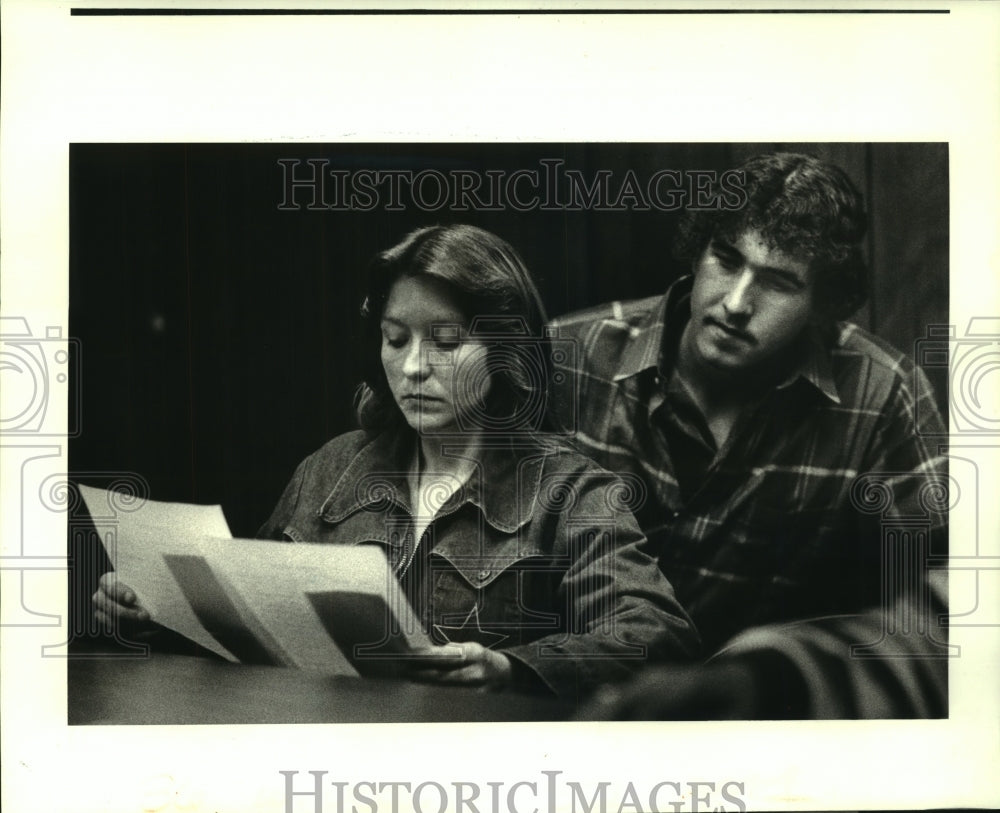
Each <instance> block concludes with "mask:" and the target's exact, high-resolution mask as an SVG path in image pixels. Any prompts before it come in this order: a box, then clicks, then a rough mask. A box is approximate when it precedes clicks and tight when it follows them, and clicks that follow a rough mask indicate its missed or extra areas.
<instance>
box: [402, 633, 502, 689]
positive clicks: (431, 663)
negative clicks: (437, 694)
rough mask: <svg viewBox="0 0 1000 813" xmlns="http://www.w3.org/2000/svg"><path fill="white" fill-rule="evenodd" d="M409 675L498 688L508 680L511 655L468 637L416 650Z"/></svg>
mask: <svg viewBox="0 0 1000 813" xmlns="http://www.w3.org/2000/svg"><path fill="white" fill-rule="evenodd" d="M408 663H409V670H410V677H412V678H413V679H414V680H419V681H424V682H427V683H439V684H444V685H450V686H474V687H478V688H482V689H493V690H499V689H503V688H504V687H506V686H508V685H509V684H510V680H511V674H512V671H513V670H512V667H511V663H510V659H509V658H508V657H507V656H506V655H504V654H503V653H502V652H494V651H493V650H491V649H487V648H486V647H484V646H483V645H482V644H477V643H475V642H474V641H468V642H466V643H463V644H445V645H444V646H431V647H426V648H424V649H421V650H417V652H416V653H414V656H412V657H411V658H409V659H408Z"/></svg>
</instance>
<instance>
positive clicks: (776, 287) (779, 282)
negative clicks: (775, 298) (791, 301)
mask: <svg viewBox="0 0 1000 813" xmlns="http://www.w3.org/2000/svg"><path fill="white" fill-rule="evenodd" d="M763 283H764V285H765V286H767V287H768V288H770V289H771V290H772V291H780V292H782V293H786V292H787V293H791V292H792V291H797V290H798V286H796V285H795V284H794V283H793V282H792V281H791V280H788V279H785V278H784V277H779V276H776V275H774V274H765V275H764V277H763Z"/></svg>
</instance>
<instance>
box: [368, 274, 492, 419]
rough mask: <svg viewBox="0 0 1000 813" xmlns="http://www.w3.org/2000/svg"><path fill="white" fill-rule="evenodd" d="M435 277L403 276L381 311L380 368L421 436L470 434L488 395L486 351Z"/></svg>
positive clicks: (404, 414) (405, 415) (445, 287)
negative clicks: (473, 414) (471, 418)
mask: <svg viewBox="0 0 1000 813" xmlns="http://www.w3.org/2000/svg"><path fill="white" fill-rule="evenodd" d="M468 327H469V319H468V316H467V315H466V314H465V313H463V312H462V309H461V308H460V307H459V305H458V303H457V302H456V300H455V297H454V295H453V294H452V292H451V290H450V289H449V287H448V286H447V285H446V284H445V283H443V282H441V281H440V280H438V279H437V278H435V277H430V276H426V275H424V276H417V277H401V278H400V279H398V280H397V281H396V282H395V283H394V284H393V286H392V288H391V289H390V290H389V297H388V299H387V300H386V304H385V310H384V311H383V312H382V367H383V369H384V370H385V377H386V380H387V381H388V382H389V389H390V391H391V392H392V397H393V398H394V399H395V401H396V404H397V405H398V406H399V409H400V411H401V412H402V413H403V416H404V417H405V418H406V422H407V423H408V424H409V425H410V426H411V427H413V429H415V430H416V431H418V432H420V433H421V434H428V433H430V434H434V433H451V432H462V431H469V430H470V429H473V428H474V426H473V425H474V424H475V421H468V420H463V418H468V417H469V416H470V413H471V412H472V411H473V410H476V409H477V408H478V409H481V407H482V404H483V403H484V401H485V399H486V396H487V394H488V393H489V391H490V376H489V372H488V370H487V368H486V347H485V346H483V345H482V344H481V343H479V342H476V341H473V340H471V339H469V336H468Z"/></svg>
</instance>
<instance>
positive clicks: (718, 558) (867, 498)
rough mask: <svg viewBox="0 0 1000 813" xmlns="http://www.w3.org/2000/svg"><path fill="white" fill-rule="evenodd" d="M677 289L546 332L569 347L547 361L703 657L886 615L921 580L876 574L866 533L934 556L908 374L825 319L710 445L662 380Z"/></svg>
mask: <svg viewBox="0 0 1000 813" xmlns="http://www.w3.org/2000/svg"><path fill="white" fill-rule="evenodd" d="M690 290H691V278H690V277H686V278H684V279H681V280H678V282H677V283H675V284H674V285H673V286H671V288H670V290H669V291H668V292H667V293H666V295H664V296H659V297H651V298H648V299H643V300H638V301H634V302H615V303H612V304H610V305H603V306H599V307H597V308H593V309H590V310H587V311H583V312H580V313H576V314H570V315H567V316H564V317H562V318H560V319H557V320H555V321H554V322H553V327H556V328H558V335H559V338H560V339H571V340H572V341H573V344H574V345H575V352H574V353H573V354H572V355H571V357H570V358H569V359H568V360H567V361H566V362H565V363H564V364H562V365H559V364H557V365H556V367H557V370H556V372H557V375H556V376H555V377H554V379H555V380H556V382H557V386H556V389H555V391H554V393H553V404H554V405H555V406H554V409H555V411H556V414H557V416H558V418H559V419H560V421H561V422H562V423H563V424H564V425H570V424H573V425H575V428H576V442H577V445H578V447H579V448H580V449H581V451H583V452H584V453H585V454H587V455H589V456H590V457H593V458H594V459H595V460H596V461H597V462H599V463H600V464H601V465H602V466H604V467H605V468H607V469H609V470H611V471H613V472H615V473H616V474H619V475H620V476H622V477H623V478H625V479H626V481H629V482H632V483H634V484H635V485H636V487H638V488H641V489H644V491H645V499H644V501H643V503H642V505H641V507H640V508H639V509H638V510H637V511H636V515H637V517H638V519H639V523H640V525H641V526H642V528H643V530H644V531H645V532H646V534H647V535H648V536H649V538H650V541H651V542H652V543H653V546H654V550H656V551H657V552H658V555H659V559H660V565H661V568H662V569H663V571H664V573H665V574H666V576H667V578H668V579H669V580H670V581H671V583H672V584H673V586H674V589H675V590H676V594H677V597H678V598H679V599H680V601H681V603H682V604H683V605H684V606H685V608H686V609H687V610H688V612H689V613H690V615H691V617H692V618H693V619H694V621H695V624H696V626H697V627H698V629H699V631H700V632H701V634H702V638H703V641H704V643H705V646H706V649H707V651H713V650H714V649H716V648H718V647H719V646H720V645H721V644H723V643H724V642H725V641H727V640H728V639H729V638H731V637H732V636H734V635H736V634H737V633H740V632H742V631H745V630H747V629H749V628H751V627H755V626H758V625H763V624H771V623H775V622H785V621H792V620H797V619H803V618H808V617H813V616H819V615H828V614H832V613H836V614H840V613H858V612H862V611H867V612H870V611H871V608H873V607H874V608H878V607H879V606H883V607H886V606H889V605H890V604H891V603H892V602H893V601H894V600H895V599H896V598H897V597H896V595H894V594H893V588H892V585H893V584H900V583H906V580H907V579H910V578H911V577H916V578H918V579H921V578H923V577H924V575H925V574H924V572H923V562H922V554H921V556H920V557H918V559H921V561H919V562H917V564H915V565H914V567H913V568H912V569H914V570H918V571H919V572H918V573H905V574H904V573H902V572H887V571H894V569H895V571H898V567H899V563H900V562H902V561H904V560H905V559H906V556H905V555H904V554H902V553H901V552H900V550H899V549H895V553H894V552H893V550H894V549H892V548H891V547H890V548H888V549H887V550H888V551H889V556H890V560H891V562H890V564H888V565H885V564H884V563H883V544H882V540H883V537H884V536H885V537H886V538H889V539H892V538H896V539H897V541H898V540H902V542H901V543H900V544H901V545H904V544H910V541H913V542H914V544H917V545H919V546H920V547H919V550H920V551H922V552H924V553H928V554H933V555H940V556H944V555H946V544H947V535H946V530H945V529H946V523H947V518H946V509H945V507H944V506H943V505H942V502H946V499H944V500H942V496H941V495H942V489H943V488H946V478H947V472H946V461H945V457H944V455H943V454H942V452H941V451H940V450H939V446H938V445H939V443H945V442H946V440H947V439H946V437H944V431H945V430H944V427H943V423H942V421H941V418H940V415H939V413H938V410H937V407H936V405H935V402H934V399H933V395H932V392H931V388H930V385H929V383H928V382H927V379H926V377H925V376H924V374H923V372H922V371H921V370H920V369H919V368H917V367H915V366H914V365H913V364H912V363H911V362H910V361H909V360H908V359H907V358H905V357H904V356H902V355H901V354H900V353H899V352H897V351H896V350H894V349H892V348H891V347H889V346H888V345H886V344H885V343H884V342H882V341H881V340H879V339H877V338H876V337H874V336H872V335H871V334H869V333H867V332H866V331H864V330H862V329H861V328H859V327H857V326H856V325H853V324H849V323H840V324H838V325H837V326H836V331H835V336H834V337H833V339H832V341H831V342H830V343H829V344H827V345H824V344H823V343H821V342H819V341H818V340H811V341H806V342H803V344H802V346H801V348H800V349H801V353H800V355H799V358H798V363H797V366H795V367H794V368H793V369H791V370H790V371H789V375H788V376H787V377H786V378H785V379H784V380H783V381H782V382H781V383H780V384H779V385H778V386H776V387H775V388H773V389H772V390H771V391H769V392H768V393H767V394H766V395H765V396H764V397H763V398H762V399H760V400H758V401H757V402H755V403H752V404H748V408H747V409H746V411H745V413H744V414H743V415H742V417H741V418H740V419H739V420H738V421H737V424H736V425H735V426H734V427H733V429H732V431H731V432H730V435H729V437H728V439H727V440H726V442H725V444H724V445H723V446H722V448H721V449H716V448H715V444H714V441H713V440H712V438H711V434H710V433H709V432H708V430H707V427H706V425H705V422H704V419H703V418H701V416H700V413H699V412H698V410H697V409H696V408H695V407H694V405H693V403H692V402H691V401H690V398H689V397H687V396H686V395H685V393H684V392H683V391H682V390H680V389H679V388H677V387H675V386H671V371H672V367H673V354H674V353H675V351H676V347H677V341H678V339H679V336H680V333H681V331H682V330H683V327H684V325H685V324H686V322H687V319H688V318H689V317H690V308H689V300H690ZM558 373H562V375H559V374H558ZM558 382H562V383H561V384H560V383H558ZM884 532H885V533H884ZM900 533H903V534H904V535H905V538H904V536H900V535H899V534H900ZM894 534H895V536H894ZM907 534H908V535H907ZM908 550H909V552H910V553H912V552H913V551H914V550H918V548H913V547H911V548H909V549H908ZM896 554H899V555H898V556H897V558H896V559H892V557H893V556H894V555H896ZM910 561H913V560H912V559H911V560H910ZM850 643H865V642H864V641H857V642H854V641H852V642H850ZM846 646H847V644H846V643H845V650H846Z"/></svg>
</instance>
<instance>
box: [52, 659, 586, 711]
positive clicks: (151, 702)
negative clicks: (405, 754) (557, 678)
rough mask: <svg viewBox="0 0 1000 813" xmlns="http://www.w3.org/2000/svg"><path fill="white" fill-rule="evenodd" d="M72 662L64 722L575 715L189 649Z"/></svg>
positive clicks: (513, 700) (536, 704) (473, 693)
mask: <svg viewBox="0 0 1000 813" xmlns="http://www.w3.org/2000/svg"><path fill="white" fill-rule="evenodd" d="M68 670H69V673H68V684H69V692H68V694H69V697H68V709H69V713H68V717H69V724H70V725H114V724H124V725H142V724H150V725H185V724H199V725H201V724H239V723H400V722H408V723H417V722H480V721H481V722H527V721H535V720H537V721H551V720H561V719H566V718H567V717H568V716H569V715H570V714H571V713H572V709H571V708H569V707H568V706H567V705H566V704H564V703H560V702H558V701H556V700H553V699H549V698H544V697H531V696H526V695H519V694H513V693H509V692H503V693H491V692H483V691H477V690H475V689H466V688H453V687H441V686H430V685H426V684H418V683H411V682H407V681H400V680H384V679H372V678H354V677H332V676H328V675H322V674H318V673H315V672H306V671H302V670H298V669H286V668H282V667H277V666H244V665H235V664H228V663H223V662H219V661H213V660H209V659H207V658H201V657H194V656H190V655H172V654H171V655H168V654H162V653H156V654H152V655H150V656H147V657H121V656H118V657H115V656H113V655H109V654H104V655H102V654H97V653H95V654H93V655H90V656H84V657H71V659H70V660H69V664H68Z"/></svg>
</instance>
